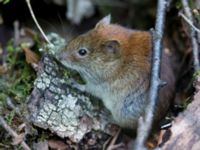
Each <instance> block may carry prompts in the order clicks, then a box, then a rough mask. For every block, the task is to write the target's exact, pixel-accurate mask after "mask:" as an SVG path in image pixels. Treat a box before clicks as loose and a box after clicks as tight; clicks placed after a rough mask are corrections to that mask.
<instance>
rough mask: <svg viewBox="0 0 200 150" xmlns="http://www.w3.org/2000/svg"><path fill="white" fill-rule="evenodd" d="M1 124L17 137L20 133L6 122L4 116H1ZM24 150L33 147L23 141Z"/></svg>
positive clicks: (29, 149)
mask: <svg viewBox="0 0 200 150" xmlns="http://www.w3.org/2000/svg"><path fill="white" fill-rule="evenodd" d="M0 125H1V126H2V127H3V128H4V129H5V130H6V131H7V132H8V133H9V134H10V135H11V136H12V137H13V138H17V137H18V136H19V135H18V134H17V133H16V132H15V131H14V130H13V129H12V128H11V127H10V126H9V125H8V124H7V123H6V121H5V120H4V119H3V117H2V116H0ZM21 146H22V147H23V149H24V150H31V148H30V147H29V146H28V145H27V144H26V143H25V142H24V141H22V142H21Z"/></svg>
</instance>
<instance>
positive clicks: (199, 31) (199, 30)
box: [179, 12, 200, 33]
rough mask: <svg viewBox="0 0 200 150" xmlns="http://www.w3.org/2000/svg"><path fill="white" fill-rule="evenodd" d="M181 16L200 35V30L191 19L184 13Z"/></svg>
mask: <svg viewBox="0 0 200 150" xmlns="http://www.w3.org/2000/svg"><path fill="white" fill-rule="evenodd" d="M179 15H180V16H181V17H182V18H183V19H184V20H185V21H186V22H187V23H188V24H189V25H190V26H191V27H192V28H193V29H194V30H195V31H196V32H198V33H200V29H199V28H197V27H196V26H195V25H194V24H193V23H192V21H191V20H190V19H188V18H187V17H186V16H185V15H184V14H183V13H182V12H180V13H179Z"/></svg>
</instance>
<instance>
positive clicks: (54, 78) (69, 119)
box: [27, 54, 118, 142]
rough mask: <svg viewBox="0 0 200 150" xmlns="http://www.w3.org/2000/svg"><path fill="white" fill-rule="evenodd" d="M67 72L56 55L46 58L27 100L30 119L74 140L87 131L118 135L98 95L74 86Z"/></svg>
mask: <svg viewBox="0 0 200 150" xmlns="http://www.w3.org/2000/svg"><path fill="white" fill-rule="evenodd" d="M65 73H66V69H65V68H63V67H62V66H61V65H60V64H58V63H57V61H56V60H55V59H54V58H53V57H52V56H50V55H48V54H45V55H44V56H43V57H42V59H41V61H40V63H39V65H38V72H37V74H38V76H37V79H36V80H35V82H34V89H33V91H32V93H31V94H30V96H29V97H28V99H27V104H28V110H29V115H28V118H29V120H30V121H31V122H32V123H33V124H34V125H36V126H39V127H41V128H44V129H49V130H50V131H52V132H55V133H56V134H57V135H58V136H60V137H68V138H69V139H70V140H72V141H73V142H80V140H81V139H82V138H83V137H84V135H85V134H86V133H89V132H94V131H99V132H101V133H102V135H107V134H109V135H114V134H115V133H116V130H117V129H118V127H117V128H113V127H115V125H112V124H110V123H109V121H110V114H109V112H108V111H107V110H106V109H104V107H103V106H102V104H101V103H100V101H99V100H97V99H96V98H93V97H91V96H89V95H87V94H85V93H81V92H80V91H78V90H76V89H73V88H72V87H71V86H70V84H69V83H68V82H67V81H68V79H69V75H70V73H71V72H70V71H67V75H68V76H66V75H65ZM98 134H99V133H98ZM107 137H108V135H107ZM102 138H105V136H102Z"/></svg>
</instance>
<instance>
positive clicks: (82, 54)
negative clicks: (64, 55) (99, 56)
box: [78, 48, 88, 57]
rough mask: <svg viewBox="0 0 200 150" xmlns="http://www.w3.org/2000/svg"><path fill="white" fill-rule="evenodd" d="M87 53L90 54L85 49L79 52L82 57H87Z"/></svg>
mask: <svg viewBox="0 0 200 150" xmlns="http://www.w3.org/2000/svg"><path fill="white" fill-rule="evenodd" d="M87 53H88V50H87V49H85V48H80V49H79V50H78V54H79V55H80V56H82V57H83V56H86V55H87Z"/></svg>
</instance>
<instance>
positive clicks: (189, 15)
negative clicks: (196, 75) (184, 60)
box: [182, 0, 200, 71]
mask: <svg viewBox="0 0 200 150" xmlns="http://www.w3.org/2000/svg"><path fill="white" fill-rule="evenodd" d="M182 4H183V10H184V12H185V14H186V16H187V18H188V19H189V21H190V22H191V23H192V25H193V24H194V23H193V16H192V13H191V9H190V7H189V4H188V0H182ZM190 36H191V41H192V48H193V57H194V69H195V71H198V70H199V69H200V68H199V51H198V44H197V38H196V32H195V29H194V27H193V26H190Z"/></svg>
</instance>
